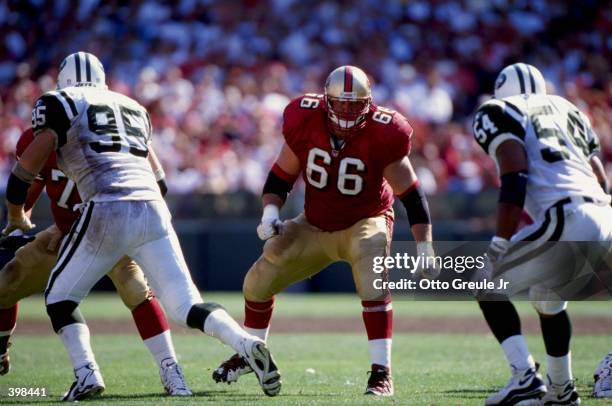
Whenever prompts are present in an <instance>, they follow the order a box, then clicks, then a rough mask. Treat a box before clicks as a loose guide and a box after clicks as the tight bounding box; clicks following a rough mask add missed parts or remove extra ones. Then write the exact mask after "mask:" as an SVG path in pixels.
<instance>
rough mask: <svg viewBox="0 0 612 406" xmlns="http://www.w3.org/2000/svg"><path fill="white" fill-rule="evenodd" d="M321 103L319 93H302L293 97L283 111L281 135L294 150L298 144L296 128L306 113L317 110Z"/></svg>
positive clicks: (321, 99) (321, 98)
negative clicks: (300, 95)
mask: <svg viewBox="0 0 612 406" xmlns="http://www.w3.org/2000/svg"><path fill="white" fill-rule="evenodd" d="M322 103H323V97H322V96H321V95H315V94H313V95H310V94H307V95H304V96H302V97H298V98H296V99H293V100H292V101H291V102H290V103H289V104H288V105H287V107H285V110H284V111H283V130H282V131H283V137H284V138H285V141H286V142H287V145H289V147H290V148H291V149H292V150H293V151H296V150H297V149H298V148H299V146H298V145H297V144H298V143H299V135H298V133H299V132H298V131H297V130H298V129H299V128H300V126H301V125H302V124H303V123H304V120H305V119H306V117H307V116H308V114H312V113H313V112H314V111H318V110H319V109H320V108H321V106H322Z"/></svg>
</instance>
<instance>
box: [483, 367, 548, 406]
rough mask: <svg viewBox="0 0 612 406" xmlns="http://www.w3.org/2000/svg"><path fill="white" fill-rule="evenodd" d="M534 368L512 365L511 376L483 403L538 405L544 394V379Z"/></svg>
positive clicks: (536, 368)
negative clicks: (504, 384)
mask: <svg viewBox="0 0 612 406" xmlns="http://www.w3.org/2000/svg"><path fill="white" fill-rule="evenodd" d="M538 367H539V365H537V364H536V367H535V368H527V369H522V370H518V369H516V368H514V366H512V371H513V372H512V377H511V378H510V381H509V382H508V383H507V384H506V386H504V387H503V388H502V389H501V390H499V391H498V392H496V393H494V394H493V395H491V396H489V398H487V400H486V401H485V405H487V406H493V405H522V406H527V405H540V404H541V399H542V397H543V396H544V395H545V394H546V385H545V384H544V380H543V379H542V377H541V376H540V374H538Z"/></svg>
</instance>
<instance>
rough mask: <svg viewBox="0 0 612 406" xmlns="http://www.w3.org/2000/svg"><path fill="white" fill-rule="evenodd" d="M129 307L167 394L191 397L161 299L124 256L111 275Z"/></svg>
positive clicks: (140, 272)
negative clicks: (160, 302)
mask: <svg viewBox="0 0 612 406" xmlns="http://www.w3.org/2000/svg"><path fill="white" fill-rule="evenodd" d="M108 276H109V277H110V279H111V280H112V281H113V284H114V285H115V287H116V288H117V292H118V293H119V296H120V297H121V300H122V301H123V303H124V304H125V306H126V307H127V308H128V309H130V310H131V312H132V317H133V318H134V323H135V324H136V328H137V329H138V332H139V333H140V337H141V338H142V340H143V342H144V344H145V345H146V346H147V348H148V349H149V352H150V353H151V355H152V356H153V358H154V359H155V361H156V364H157V366H158V367H159V376H160V379H161V382H162V385H163V387H164V390H165V391H166V393H168V394H169V395H171V396H191V395H192V394H193V393H192V391H191V389H190V388H189V385H187V382H186V381H185V376H184V374H183V371H182V369H181V367H180V365H179V364H178V360H177V358H176V353H175V351H174V345H173V343H172V337H171V335H170V326H169V325H168V321H167V320H166V315H165V314H164V311H163V310H162V308H161V306H160V305H159V303H158V302H157V299H156V298H155V296H153V294H152V293H151V291H150V289H149V286H148V285H147V281H146V280H145V277H144V274H143V272H142V270H141V269H140V268H139V267H138V265H137V264H136V263H135V262H134V261H133V260H132V259H131V258H129V257H127V256H124V257H123V258H121V259H120V260H119V262H117V264H116V265H115V266H114V267H113V269H112V270H111V271H110V272H109V273H108Z"/></svg>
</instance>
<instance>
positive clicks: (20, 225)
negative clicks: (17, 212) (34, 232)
mask: <svg viewBox="0 0 612 406" xmlns="http://www.w3.org/2000/svg"><path fill="white" fill-rule="evenodd" d="M34 227H36V224H32V222H31V221H30V219H29V218H28V217H27V216H26V215H25V213H23V212H22V213H21V216H19V217H10V216H9V218H8V222H7V224H6V227H4V229H3V230H2V235H4V236H6V235H9V234H11V233H12V232H13V231H15V230H21V231H23V232H24V233H25V232H28V231H30V230H31V229H33V228H34Z"/></svg>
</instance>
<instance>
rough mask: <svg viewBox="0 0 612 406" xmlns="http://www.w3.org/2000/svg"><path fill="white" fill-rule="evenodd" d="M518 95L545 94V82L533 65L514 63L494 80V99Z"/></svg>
mask: <svg viewBox="0 0 612 406" xmlns="http://www.w3.org/2000/svg"><path fill="white" fill-rule="evenodd" d="M519 94H546V82H545V81H544V77H543V76H542V74H541V73H540V71H539V70H538V69H537V68H536V67H535V66H533V65H528V64H526V63H515V64H512V65H508V66H506V67H505V68H504V69H503V70H502V71H501V72H500V73H499V75H497V79H495V98H496V99H503V98H504V97H510V96H517V95H519Z"/></svg>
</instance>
